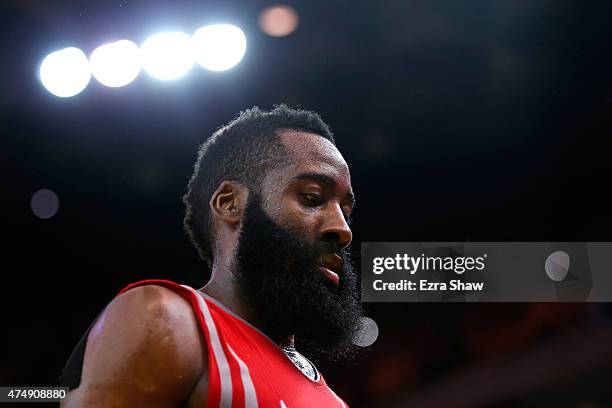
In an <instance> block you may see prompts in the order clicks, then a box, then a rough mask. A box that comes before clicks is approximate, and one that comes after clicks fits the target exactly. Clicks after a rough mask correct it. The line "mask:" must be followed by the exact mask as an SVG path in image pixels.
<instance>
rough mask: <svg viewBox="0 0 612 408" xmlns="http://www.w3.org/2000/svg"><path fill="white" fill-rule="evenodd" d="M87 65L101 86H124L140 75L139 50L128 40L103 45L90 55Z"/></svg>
mask: <svg viewBox="0 0 612 408" xmlns="http://www.w3.org/2000/svg"><path fill="white" fill-rule="evenodd" d="M89 64H90V65H91V73H92V75H93V76H94V78H96V79H97V80H98V81H99V82H100V83H101V84H102V85H106V86H109V87H113V88H116V87H120V86H124V85H127V84H129V83H130V82H132V81H133V80H134V79H136V77H137V76H138V74H140V68H141V61H140V50H139V49H138V46H137V45H136V44H134V43H133V42H131V41H128V40H120V41H116V42H113V43H110V44H105V45H102V46H100V47H98V48H96V49H95V50H94V52H92V53H91V56H90V57H89Z"/></svg>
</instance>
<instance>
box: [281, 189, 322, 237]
mask: <svg viewBox="0 0 612 408" xmlns="http://www.w3.org/2000/svg"><path fill="white" fill-rule="evenodd" d="M277 220H278V221H277V222H278V223H279V224H280V225H281V226H283V227H285V228H289V229H291V230H294V231H297V232H300V233H304V234H307V235H310V234H313V233H315V232H316V228H317V221H316V220H317V214H316V209H315V208H308V207H304V206H302V205H301V204H300V203H299V202H298V201H297V200H295V199H289V197H286V198H285V199H284V200H283V201H282V203H281V207H280V212H279V216H278V217H277Z"/></svg>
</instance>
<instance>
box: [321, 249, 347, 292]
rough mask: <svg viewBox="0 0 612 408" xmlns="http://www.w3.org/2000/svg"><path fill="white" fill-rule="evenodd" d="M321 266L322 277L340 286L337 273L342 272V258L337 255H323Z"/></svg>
mask: <svg viewBox="0 0 612 408" xmlns="http://www.w3.org/2000/svg"><path fill="white" fill-rule="evenodd" d="M321 264H322V265H321V271H322V272H323V275H324V276H325V277H326V278H327V279H329V280H330V281H332V282H333V283H334V284H335V285H336V286H338V285H340V276H339V273H340V271H341V270H342V258H340V256H338V255H337V254H324V255H323V256H321Z"/></svg>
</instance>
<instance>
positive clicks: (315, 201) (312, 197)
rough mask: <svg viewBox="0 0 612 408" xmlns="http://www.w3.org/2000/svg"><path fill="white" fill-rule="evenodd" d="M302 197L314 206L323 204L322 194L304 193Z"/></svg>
mask: <svg viewBox="0 0 612 408" xmlns="http://www.w3.org/2000/svg"><path fill="white" fill-rule="evenodd" d="M302 197H304V198H305V199H306V202H307V203H308V204H309V205H311V206H313V207H314V206H317V205H321V204H323V198H321V196H320V195H318V194H314V193H302Z"/></svg>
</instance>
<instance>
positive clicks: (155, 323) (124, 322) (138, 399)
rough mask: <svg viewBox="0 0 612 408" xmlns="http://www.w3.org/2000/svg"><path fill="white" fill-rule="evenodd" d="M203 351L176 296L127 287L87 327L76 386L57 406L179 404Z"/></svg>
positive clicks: (199, 370) (197, 374)
mask: <svg viewBox="0 0 612 408" xmlns="http://www.w3.org/2000/svg"><path fill="white" fill-rule="evenodd" d="M205 347H206V342H205V341H204V339H203V337H202V334H201V331H200V329H199V327H198V324H197V321H196V318H195V316H194V312H193V309H192V307H191V305H190V304H189V302H188V301H187V300H185V299H184V298H183V297H182V296H181V295H179V294H177V293H175V292H173V291H172V290H170V289H167V288H165V287H162V286H157V285H145V286H139V287H136V288H134V289H131V290H129V291H127V292H125V293H124V294H122V295H121V296H118V297H116V298H115V299H114V300H113V301H112V302H111V303H110V304H109V305H108V306H107V307H106V309H105V310H104V312H103V313H102V314H101V315H100V317H99V319H98V321H97V322H96V324H95V325H94V327H93V328H92V329H91V332H90V334H89V337H88V339H87V345H86V348H85V356H84V360H83V371H82V376H81V384H80V386H79V387H78V388H77V389H75V390H72V391H71V392H70V393H69V394H68V397H67V398H66V400H64V402H63V403H62V406H63V407H98V406H116V407H122V406H126V407H127V406H149V407H158V406H159V407H161V406H176V405H179V404H180V403H182V402H183V401H185V400H186V399H187V398H188V397H189V394H190V392H191V390H192V389H193V388H194V386H195V385H196V384H197V383H198V381H199V379H200V378H201V376H202V375H203V373H204V371H203V370H204V368H205V367H207V361H206V357H205V356H206V355H207V353H206V350H205Z"/></svg>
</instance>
